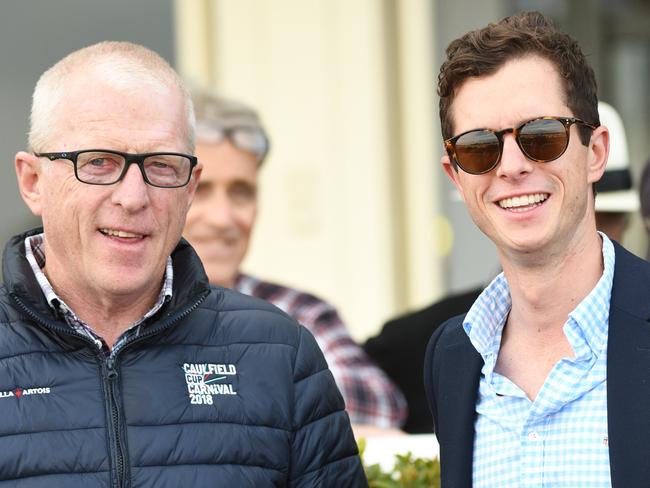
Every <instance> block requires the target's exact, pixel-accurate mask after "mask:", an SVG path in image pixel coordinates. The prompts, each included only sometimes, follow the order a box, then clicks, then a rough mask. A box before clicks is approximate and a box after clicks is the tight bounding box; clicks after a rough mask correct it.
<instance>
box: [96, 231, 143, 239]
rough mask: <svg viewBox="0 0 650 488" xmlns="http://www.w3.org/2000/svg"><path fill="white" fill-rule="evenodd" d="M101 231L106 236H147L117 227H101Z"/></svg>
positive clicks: (132, 237)
mask: <svg viewBox="0 0 650 488" xmlns="http://www.w3.org/2000/svg"><path fill="white" fill-rule="evenodd" d="M99 232H101V233H102V234H104V235H105V236H109V237H121V238H123V239H143V238H144V237H145V236H144V235H143V234H134V233H133V232H127V231H125V230H117V229H99Z"/></svg>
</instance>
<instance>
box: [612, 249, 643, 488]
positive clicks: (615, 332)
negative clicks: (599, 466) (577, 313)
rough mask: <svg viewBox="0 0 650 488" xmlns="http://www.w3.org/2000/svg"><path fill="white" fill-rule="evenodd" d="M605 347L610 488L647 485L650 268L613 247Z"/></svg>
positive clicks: (625, 252)
mask: <svg viewBox="0 0 650 488" xmlns="http://www.w3.org/2000/svg"><path fill="white" fill-rule="evenodd" d="M615 266H616V268H615V271H614V283H613V286H612V299H611V304H610V314H609V336H608V344H607V422H608V431H609V457H610V469H611V476H612V486H613V487H614V488H632V487H636V486H639V487H640V486H647V484H648V481H649V480H650V463H649V462H648V458H649V456H650V323H649V318H650V265H648V263H646V262H645V261H642V260H641V259H639V258H637V257H635V256H632V255H631V254H629V253H628V252H627V251H625V250H624V249H623V248H621V247H620V246H618V245H617V246H616V265H615Z"/></svg>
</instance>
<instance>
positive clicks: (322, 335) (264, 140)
mask: <svg viewBox="0 0 650 488" xmlns="http://www.w3.org/2000/svg"><path fill="white" fill-rule="evenodd" d="M194 103H195V111H196V118H197V124H196V140H197V142H196V156H198V158H199V161H201V162H202V163H203V165H204V170H203V173H202V175H201V179H200V182H199V185H198V188H197V191H196V197H195V199H194V203H193V204H192V207H191V208H190V211H189V213H188V216H187V222H186V224H185V231H184V236H185V237H186V238H187V240H188V241H189V242H190V243H191V244H192V246H193V247H194V249H196V251H197V253H198V254H199V256H200V257H201V260H202V261H203V264H204V266H205V269H206V272H207V274H208V277H209V279H210V282H211V283H212V284H215V285H220V286H224V287H227V288H233V289H235V290H237V291H239V292H241V293H245V294H247V295H251V296H254V297H257V298H261V299H263V300H266V301H269V302H271V303H272V304H274V305H276V306H277V307H279V308H280V309H282V310H284V311H285V312H286V313H288V314H289V315H291V316H293V317H294V318H295V319H296V320H297V321H298V322H300V323H301V324H302V325H304V326H305V327H307V329H309V330H310V331H311V332H312V334H314V337H315V338H316V341H317V342H318V344H319V346H320V347H321V349H322V351H323V353H324V354H325V358H326V359H327V362H328V364H329V367H330V369H331V371H332V374H333V375H334V378H335V380H336V383H337V385H338V386H339V389H340V390H341V393H342V394H343V398H344V399H345V404H346V409H347V411H348V413H349V415H350V419H351V421H352V423H353V424H354V425H355V433H356V434H357V435H366V434H367V433H369V432H371V429H365V430H364V429H363V426H368V427H370V426H373V427H378V428H382V429H387V428H398V427H401V425H402V424H403V421H404V419H405V417H406V402H405V400H404V397H403V396H402V394H401V393H400V391H399V390H398V389H397V388H396V387H395V385H394V384H393V383H392V382H391V380H390V379H389V378H388V377H387V376H386V374H385V373H384V372H383V371H381V370H380V369H379V368H378V367H377V366H376V365H375V364H373V363H372V361H371V360H370V359H369V358H368V356H367V355H366V354H365V353H364V351H363V350H362V349H361V347H360V346H358V345H357V344H356V343H355V342H354V340H353V339H352V338H351V337H350V335H349V333H348V330H347V328H346V326H345V324H344V323H343V321H342V320H341V318H340V316H339V314H338V312H337V310H336V309H335V308H334V307H333V306H332V305H330V304H329V303H327V302H325V301H323V300H321V299H319V298H317V297H316V296H314V295H311V294H309V293H306V292H303V291H300V290H296V289H294V288H289V287H286V286H282V285H279V284H276V283H270V282H267V281H264V280H261V279H259V278H257V277H255V276H252V275H249V274H245V273H243V272H242V271H241V264H242V261H243V259H244V257H245V256H246V253H247V251H248V247H249V242H250V237H251V233H252V231H253V226H254V225H255V219H256V216H257V194H258V171H259V168H260V166H261V165H262V163H263V161H264V158H265V157H266V154H267V152H268V149H269V141H268V137H267V135H266V132H265V130H264V128H263V127H262V124H261V122H260V119H259V117H258V116H257V114H256V113H255V112H254V111H253V110H252V109H250V108H249V107H247V106H245V105H244V104H242V103H239V102H235V101H232V100H227V99H223V98H219V97H216V96H212V95H210V94H208V93H205V92H204V93H197V94H195V96H194ZM287 258H288V259H290V257H287Z"/></svg>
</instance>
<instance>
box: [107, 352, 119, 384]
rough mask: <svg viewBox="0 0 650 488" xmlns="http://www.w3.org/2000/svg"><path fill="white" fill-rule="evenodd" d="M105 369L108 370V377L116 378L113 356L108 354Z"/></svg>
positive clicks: (110, 378)
mask: <svg viewBox="0 0 650 488" xmlns="http://www.w3.org/2000/svg"><path fill="white" fill-rule="evenodd" d="M106 369H107V370H108V379H109V380H114V379H115V378H117V370H116V369H115V358H114V357H113V356H109V357H108V359H107V360H106Z"/></svg>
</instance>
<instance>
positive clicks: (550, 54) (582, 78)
mask: <svg viewBox="0 0 650 488" xmlns="http://www.w3.org/2000/svg"><path fill="white" fill-rule="evenodd" d="M446 53H447V60H446V61H445V62H444V63H443V64H442V66H441V67H440V74H439V75H438V95H440V123H441V129H442V137H443V139H448V138H450V137H452V136H453V135H454V127H453V120H452V117H451V106H452V104H453V101H454V97H455V96H456V93H457V92H458V89H459V88H460V87H461V85H462V84H463V83H464V82H465V81H466V80H467V79H468V78H472V77H479V76H488V75H491V74H493V73H495V72H496V71H498V70H499V69H500V68H501V67H502V66H503V65H504V64H505V63H506V62H508V61H510V60H512V59H516V58H521V57H524V56H531V55H537V56H540V57H543V58H545V59H548V60H549V61H550V62H551V63H553V65H554V66H555V67H556V69H557V70H558V73H559V74H560V79H561V80H562V82H563V85H564V86H563V90H564V102H565V103H566V105H567V107H569V109H570V110H571V111H572V112H573V115H574V116H575V117H578V118H580V119H582V120H584V121H586V122H589V123H590V124H594V125H596V126H598V125H600V120H599V117H598V97H597V94H596V93H597V86H596V76H595V75H594V70H593V69H592V68H591V66H590V65H589V63H588V62H587V59H586V57H585V55H584V53H583V52H582V50H581V49H580V46H579V45H578V42H577V41H576V40H575V39H573V38H572V37H571V36H569V35H568V34H565V33H563V32H560V31H559V30H558V29H557V28H556V27H555V26H554V25H553V22H552V21H551V20H550V19H549V18H548V17H546V16H545V15H543V14H542V13H540V12H520V13H517V14H515V15H512V16H510V17H506V18H504V19H503V20H501V21H500V22H497V23H492V24H489V25H488V26H487V27H484V28H482V29H477V30H474V31H470V32H468V33H467V34H465V35H464V36H462V37H460V38H458V39H456V40H455V41H452V42H451V43H450V44H449V46H448V47H447V50H446ZM550 115H557V114H550ZM579 129H580V140H581V141H582V143H583V144H584V145H587V144H588V143H589V137H590V134H591V130H590V129H589V128H588V127H584V126H579Z"/></svg>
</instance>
